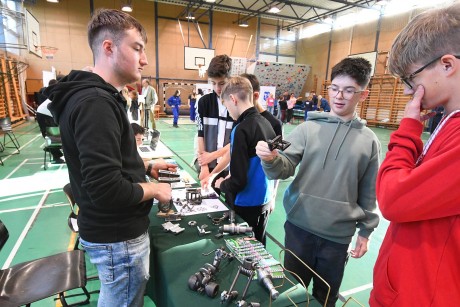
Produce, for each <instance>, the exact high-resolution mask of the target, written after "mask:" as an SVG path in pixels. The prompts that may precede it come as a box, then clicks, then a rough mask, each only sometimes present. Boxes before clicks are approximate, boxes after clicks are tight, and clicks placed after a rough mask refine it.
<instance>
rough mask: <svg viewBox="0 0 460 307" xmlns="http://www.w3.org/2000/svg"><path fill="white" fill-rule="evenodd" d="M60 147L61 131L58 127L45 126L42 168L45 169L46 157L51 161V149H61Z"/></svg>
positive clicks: (46, 164)
mask: <svg viewBox="0 0 460 307" xmlns="http://www.w3.org/2000/svg"><path fill="white" fill-rule="evenodd" d="M61 149H62V142H61V132H60V131H59V127H46V136H45V147H43V151H44V152H45V157H44V159H43V168H44V169H45V171H46V170H47V166H48V159H47V158H48V157H49V161H50V162H51V158H52V154H51V151H52V150H61Z"/></svg>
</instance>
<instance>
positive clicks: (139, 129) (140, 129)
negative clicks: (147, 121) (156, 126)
mask: <svg viewBox="0 0 460 307" xmlns="http://www.w3.org/2000/svg"><path fill="white" fill-rule="evenodd" d="M131 127H132V128H133V132H134V135H138V134H142V135H144V132H145V128H144V127H142V126H140V125H138V124H136V123H131Z"/></svg>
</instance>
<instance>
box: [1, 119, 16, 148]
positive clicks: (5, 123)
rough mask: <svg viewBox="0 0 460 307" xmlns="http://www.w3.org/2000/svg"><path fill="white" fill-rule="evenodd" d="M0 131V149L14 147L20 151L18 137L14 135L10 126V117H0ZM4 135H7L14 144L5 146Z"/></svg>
mask: <svg viewBox="0 0 460 307" xmlns="http://www.w3.org/2000/svg"><path fill="white" fill-rule="evenodd" d="M0 129H1V130H0V132H1V133H2V134H3V144H1V149H2V150H1V151H3V149H5V148H16V149H17V150H18V152H20V150H19V148H20V147H21V145H19V142H18V139H17V138H16V136H15V135H14V132H13V128H12V127H11V119H10V118H9V117H5V118H0ZM6 136H8V137H9V138H10V140H11V142H12V143H13V145H14V146H6Z"/></svg>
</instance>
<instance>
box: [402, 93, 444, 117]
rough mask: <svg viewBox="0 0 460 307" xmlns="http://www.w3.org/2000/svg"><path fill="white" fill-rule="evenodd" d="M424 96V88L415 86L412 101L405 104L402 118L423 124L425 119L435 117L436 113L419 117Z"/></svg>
mask: <svg viewBox="0 0 460 307" xmlns="http://www.w3.org/2000/svg"><path fill="white" fill-rule="evenodd" d="M424 94H425V88H424V87H423V86H422V85H419V86H417V89H416V90H415V93H414V95H413V96H412V99H411V100H409V102H408V103H407V104H406V108H405V110H404V117H407V118H413V119H416V120H418V121H420V122H424V121H426V120H427V119H430V118H431V117H433V116H435V115H436V112H430V113H428V114H424V115H420V112H421V111H422V98H423V95H424Z"/></svg>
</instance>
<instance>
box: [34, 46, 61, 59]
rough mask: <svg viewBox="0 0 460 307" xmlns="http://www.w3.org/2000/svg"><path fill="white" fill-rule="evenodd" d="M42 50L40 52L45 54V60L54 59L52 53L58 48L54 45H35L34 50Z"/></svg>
mask: <svg viewBox="0 0 460 307" xmlns="http://www.w3.org/2000/svg"><path fill="white" fill-rule="evenodd" d="M39 49H40V50H41V51H42V54H43V55H44V56H45V58H46V59H47V60H52V59H54V54H55V53H56V52H57V51H58V50H59V49H58V48H56V47H51V46H36V47H35V51H38V50H39Z"/></svg>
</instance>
